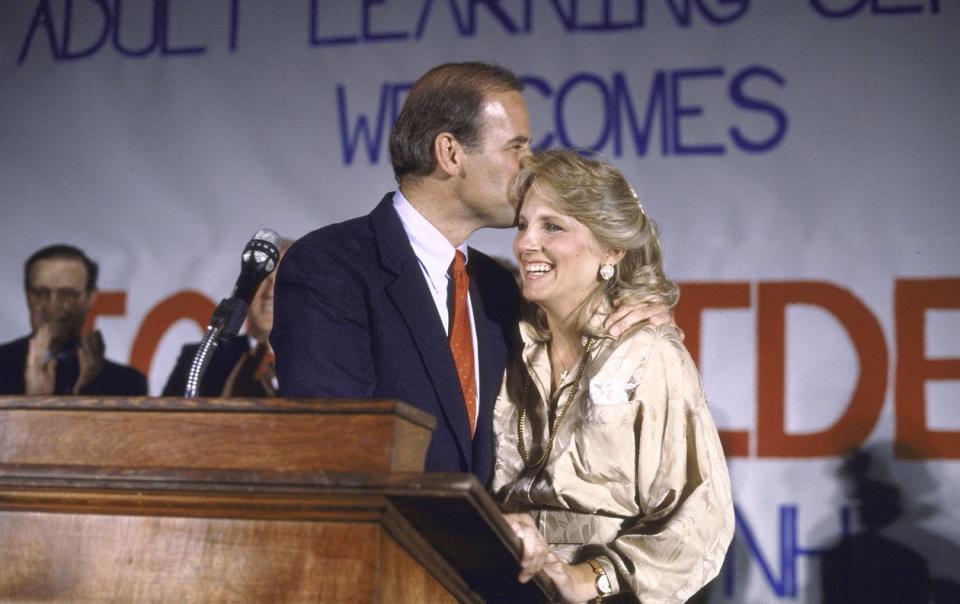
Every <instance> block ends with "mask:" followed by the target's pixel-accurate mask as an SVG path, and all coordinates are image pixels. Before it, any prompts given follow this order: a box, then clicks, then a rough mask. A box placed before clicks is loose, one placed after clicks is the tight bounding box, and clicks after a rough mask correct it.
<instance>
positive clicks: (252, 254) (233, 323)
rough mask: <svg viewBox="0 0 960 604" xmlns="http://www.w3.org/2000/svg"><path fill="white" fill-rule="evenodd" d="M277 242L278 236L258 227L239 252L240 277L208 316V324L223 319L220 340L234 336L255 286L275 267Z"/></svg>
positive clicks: (277, 250)
mask: <svg viewBox="0 0 960 604" xmlns="http://www.w3.org/2000/svg"><path fill="white" fill-rule="evenodd" d="M278 245H280V235H278V234H277V233H276V232H275V231H272V230H270V229H260V230H259V231H257V233H256V234H255V235H254V236H253V239H251V240H250V241H249V243H247V245H246V247H245V248H243V255H241V256H240V276H239V277H237V282H236V284H235V285H234V286H233V293H232V294H230V297H229V298H225V299H223V300H221V301H220V304H219V305H218V306H217V310H216V311H215V312H214V313H213V317H212V318H211V319H210V322H211V325H212V324H213V323H214V322H215V321H217V320H222V321H223V323H224V327H223V334H222V338H223V339H225V338H227V337H230V336H235V335H237V333H238V332H239V331H240V327H241V326H242V325H243V320H244V319H246V317H247V310H248V309H249V307H250V302H252V301H253V296H254V295H255V294H256V293H257V288H258V287H260V284H261V283H262V282H263V280H264V279H266V278H267V275H269V274H270V273H272V272H273V269H275V268H276V267H277V260H278V259H279V258H280V250H279V249H277V246H278Z"/></svg>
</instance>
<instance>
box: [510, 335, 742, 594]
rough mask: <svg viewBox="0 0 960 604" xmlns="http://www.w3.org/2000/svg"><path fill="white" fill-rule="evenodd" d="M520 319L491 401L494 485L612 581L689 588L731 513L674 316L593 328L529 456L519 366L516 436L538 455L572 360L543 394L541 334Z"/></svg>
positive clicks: (568, 551) (553, 539) (555, 541)
mask: <svg viewBox="0 0 960 604" xmlns="http://www.w3.org/2000/svg"><path fill="white" fill-rule="evenodd" d="M600 318H601V317H594V319H595V320H599V319H600ZM520 332H521V336H522V338H523V342H524V348H523V354H522V359H514V360H512V361H511V364H510V365H509V366H508V367H507V370H506V376H505V378H504V383H503V386H502V387H501V390H500V394H499V396H498V398H497V401H496V405H495V407H494V433H495V453H496V463H495V467H494V475H493V483H492V488H493V491H494V494H495V496H496V497H497V499H498V500H499V501H500V502H501V503H502V504H503V507H504V509H505V510H506V511H510V512H518V511H526V512H529V513H531V514H532V515H533V517H534V519H535V521H536V522H537V525H538V526H539V528H540V531H541V533H542V534H543V535H544V538H545V539H546V540H547V542H548V543H550V545H551V547H553V549H554V551H556V552H557V553H558V555H560V557H561V558H563V559H564V560H565V561H567V562H570V563H579V562H582V561H584V560H585V559H587V558H597V559H598V560H599V561H600V563H601V564H602V565H603V567H604V569H605V570H606V573H607V576H608V577H609V578H610V580H611V583H612V584H613V585H614V590H615V592H633V595H634V596H635V597H636V598H637V599H638V600H639V601H641V602H644V603H651V602H683V601H685V600H686V599H688V598H689V597H691V596H692V595H694V594H695V593H696V592H697V591H698V590H699V589H700V588H701V587H702V586H703V585H704V584H706V583H707V582H708V581H710V580H711V579H712V578H714V577H715V576H716V575H717V573H718V572H719V571H720V566H721V564H722V563H723V559H724V555H725V554H726V551H727V547H728V546H729V544H730V540H731V539H732V537H733V528H734V518H733V499H732V495H731V491H730V478H729V476H728V474H727V465H726V461H725V459H724V456H723V450H722V449H721V447H720V439H719V436H718V434H717V428H716V426H715V425H714V423H713V418H712V417H711V415H710V410H709V408H708V407H707V402H706V399H705V398H704V393H703V387H702V385H701V382H700V376H699V373H698V372H697V369H696V367H695V366H694V363H693V359H692V358H691V357H690V355H689V353H688V352H687V350H686V348H685V347H684V346H683V343H682V342H681V340H680V338H679V336H678V333H677V331H676V329H675V328H673V327H669V326H653V325H645V326H642V327H638V328H635V329H634V330H632V331H630V332H628V333H627V334H624V335H623V336H621V337H620V339H619V340H614V339H612V338H600V339H597V340H595V342H594V345H593V346H592V347H591V349H590V350H588V351H586V353H585V354H587V355H588V358H587V364H586V367H585V369H584V372H583V376H582V377H581V379H580V384H579V389H578V390H577V393H576V396H574V398H573V399H572V401H571V402H570V408H569V409H568V410H567V413H566V415H565V417H564V418H563V421H562V423H561V424H560V426H559V428H558V429H557V435H556V440H555V442H554V446H553V449H552V451H551V452H550V455H549V457H548V459H547V460H546V462H545V463H544V464H543V465H542V466H540V467H537V468H533V469H529V468H525V467H524V462H523V460H522V459H521V457H520V454H519V452H518V448H517V440H518V429H517V420H518V415H519V409H520V405H521V404H522V403H521V392H522V389H523V380H524V377H525V375H526V374H527V373H528V370H529V381H530V383H529V384H528V385H527V401H526V409H527V410H526V418H525V422H524V436H525V446H526V452H527V458H528V460H529V461H530V462H531V463H534V462H536V460H538V459H540V456H541V454H542V452H543V450H544V447H545V446H546V444H547V442H548V440H549V425H550V424H551V423H552V422H553V421H554V419H555V412H556V410H557V406H558V405H561V406H562V405H563V404H564V403H565V402H566V400H567V397H568V394H569V389H570V388H572V387H573V383H574V381H575V378H576V375H575V374H576V371H575V370H571V372H570V375H567V376H566V378H565V379H564V381H563V382H562V383H561V384H560V386H559V387H558V389H557V391H556V392H555V393H553V397H552V399H551V397H550V386H551V376H550V361H549V358H548V349H547V344H546V343H543V342H537V341H536V340H535V338H534V337H533V334H534V331H533V329H532V327H531V326H530V325H529V324H527V323H524V322H521V324H520ZM543 401H550V404H549V405H546V404H544V403H543Z"/></svg>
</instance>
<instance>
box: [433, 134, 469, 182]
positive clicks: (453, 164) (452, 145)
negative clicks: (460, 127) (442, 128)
mask: <svg viewBox="0 0 960 604" xmlns="http://www.w3.org/2000/svg"><path fill="white" fill-rule="evenodd" d="M433 155H434V157H436V158H437V168H439V169H440V170H441V171H442V172H443V173H445V174H447V175H448V176H460V175H461V174H462V172H463V147H462V146H461V145H460V141H458V140H457V139H456V137H455V136H453V135H452V134H450V133H449V132H441V133H440V134H438V135H437V136H436V137H435V138H434V139H433Z"/></svg>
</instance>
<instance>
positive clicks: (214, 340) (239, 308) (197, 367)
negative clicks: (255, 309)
mask: <svg viewBox="0 0 960 604" xmlns="http://www.w3.org/2000/svg"><path fill="white" fill-rule="evenodd" d="M248 308H249V305H248V304H247V303H246V302H244V301H243V300H240V299H239V298H224V299H223V300H221V301H220V304H219V305H217V309H216V310H215V311H214V312H213V317H212V318H211V319H210V325H208V326H207V330H206V332H204V334H203V340H201V341H200V348H198V349H197V354H195V355H194V357H193V363H191V365H190V373H188V374H187V388H186V391H185V392H184V396H186V397H188V398H193V397H195V396H197V392H199V391H200V382H201V381H202V380H203V376H204V374H205V373H206V372H207V365H209V364H210V358H211V357H212V356H213V353H214V351H215V350H216V349H217V344H219V343H220V341H221V340H222V339H226V338H228V337H232V336H235V335H237V333H238V332H239V331H240V326H241V325H243V320H244V319H245V318H246V316H247V309H248Z"/></svg>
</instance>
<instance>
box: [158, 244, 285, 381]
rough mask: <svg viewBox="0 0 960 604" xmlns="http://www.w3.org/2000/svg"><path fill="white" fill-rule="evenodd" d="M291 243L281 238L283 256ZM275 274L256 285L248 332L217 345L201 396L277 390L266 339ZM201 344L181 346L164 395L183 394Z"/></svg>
mask: <svg viewBox="0 0 960 604" xmlns="http://www.w3.org/2000/svg"><path fill="white" fill-rule="evenodd" d="M292 243H293V241H291V240H289V239H282V240H281V241H280V243H279V248H280V257H281V258H282V257H283V254H285V253H286V251H287V248H289V247H290V245H291V244H292ZM276 274H277V273H276V271H274V272H272V273H270V274H269V275H267V277H266V278H265V279H264V280H263V282H262V283H261V284H260V287H259V288H257V292H256V293H255V294H254V296H253V300H251V302H250V309H249V312H248V313H247V321H246V333H245V334H242V335H238V336H234V337H232V338H228V339H227V340H226V341H224V342H220V343H219V344H218V345H217V348H216V350H215V351H214V353H213V356H212V357H210V361H209V364H208V365H207V370H206V373H205V374H204V375H203V379H202V380H200V388H199V390H198V394H199V395H200V396H255V397H261V396H275V395H276V394H277V380H276V372H275V371H274V367H273V350H272V349H271V348H270V343H269V342H268V340H267V337H268V336H269V335H270V329H271V328H272V327H273V284H274V281H275V280H276ZM198 348H200V344H199V343H193V344H186V345H184V347H183V348H182V349H181V350H180V356H179V357H178V358H177V364H176V365H174V368H173V371H172V372H171V373H170V377H168V378H167V383H166V385H165V386H164V388H163V396H183V395H184V392H186V389H187V376H188V375H189V373H190V367H191V366H192V365H193V358H194V357H195V356H196V354H197V349H198Z"/></svg>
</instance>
